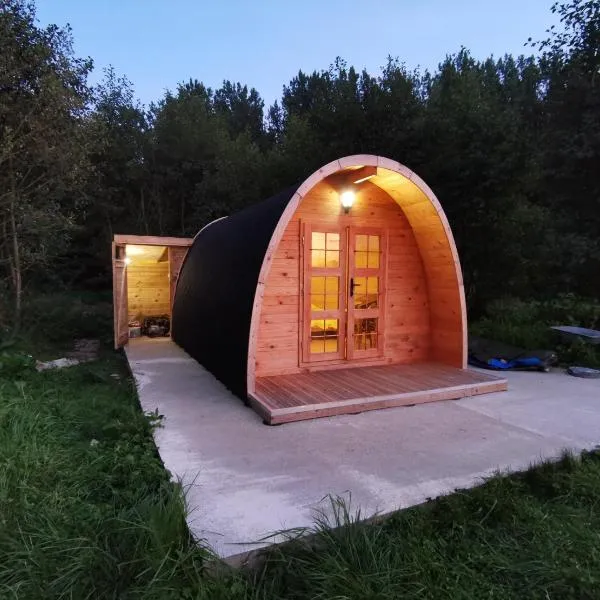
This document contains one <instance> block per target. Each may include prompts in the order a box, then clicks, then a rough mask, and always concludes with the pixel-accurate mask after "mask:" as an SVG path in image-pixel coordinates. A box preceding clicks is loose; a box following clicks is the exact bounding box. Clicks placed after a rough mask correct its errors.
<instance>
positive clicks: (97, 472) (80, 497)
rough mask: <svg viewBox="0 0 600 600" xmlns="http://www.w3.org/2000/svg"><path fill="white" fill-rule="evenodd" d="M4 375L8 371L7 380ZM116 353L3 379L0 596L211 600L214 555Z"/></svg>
mask: <svg viewBox="0 0 600 600" xmlns="http://www.w3.org/2000/svg"><path fill="white" fill-rule="evenodd" d="M0 373H1V372H0ZM152 427H153V422H152V420H151V419H150V418H148V417H146V416H144V415H143V414H142V412H141V410H140V409H139V405H138V404H137V399H136V395H135V391H134V388H133V386H132V383H131V381H130V380H129V378H128V377H127V373H126V372H125V370H124V368H123V364H122V363H120V361H118V360H117V359H116V358H115V357H114V356H111V357H105V358H103V359H102V360H101V361H99V362H98V363H94V364H90V365H85V366H80V367H75V368H71V369H67V370H63V371H56V372H50V371H48V372H44V373H36V372H35V371H32V370H31V369H30V368H29V366H28V365H26V364H24V366H23V369H22V371H21V372H20V373H17V372H16V370H15V369H14V368H13V369H11V372H10V375H6V374H5V375H4V376H2V375H1V374H0V598H3V599H4V598H6V599H9V598H26V599H29V598H32V599H34V598H40V599H41V598H76V599H80V598H81V599H83V598H121V597H127V598H180V597H186V596H185V595H182V594H185V593H186V590H188V592H189V594H188V596H187V597H190V598H192V597H194V598H195V597H204V594H209V595H208V596H206V597H211V596H210V594H211V593H212V591H211V588H214V589H216V590H218V589H219V588H222V587H223V586H225V587H227V585H229V584H226V583H225V582H224V581H219V582H216V581H213V580H210V579H205V578H203V576H202V572H203V568H204V563H205V561H206V559H207V558H210V556H211V554H210V551H209V550H207V549H204V548H202V547H201V546H197V545H196V544H194V542H193V540H192V539H191V538H190V535H189V532H188V529H187V527H186V523H185V503H184V498H183V493H182V490H181V488H180V487H179V486H178V485H176V484H173V483H171V482H170V481H169V474H168V473H167V472H166V471H165V469H164V468H163V465H162V463H161V461H160V459H159V457H158V455H157V452H156V448H155V446H154V443H153V440H152V436H151V431H152Z"/></svg>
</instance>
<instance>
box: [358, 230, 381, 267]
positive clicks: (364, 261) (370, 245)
mask: <svg viewBox="0 0 600 600" xmlns="http://www.w3.org/2000/svg"><path fill="white" fill-rule="evenodd" d="M379 245H380V244H379V236H378V235H366V234H358V235H357V236H356V238H355V245H354V266H355V267H356V268H357V269H378V268H379V252H380V247H379Z"/></svg>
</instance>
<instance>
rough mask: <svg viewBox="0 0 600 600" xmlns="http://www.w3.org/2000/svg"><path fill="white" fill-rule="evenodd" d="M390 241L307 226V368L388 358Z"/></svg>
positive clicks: (377, 232)
mask: <svg viewBox="0 0 600 600" xmlns="http://www.w3.org/2000/svg"><path fill="white" fill-rule="evenodd" d="M386 240H387V235H386V230H385V229H382V228H372V227H371V228H366V227H351V226H347V227H344V226H327V225H318V224H305V225H304V232H303V260H302V264H303V267H304V294H303V306H304V315H303V317H304V319H303V320H304V323H303V327H302V328H301V332H302V333H301V335H302V340H301V345H302V357H303V362H304V363H311V364H312V363H327V362H331V361H334V362H338V361H361V360H365V359H377V358H380V357H382V356H383V341H384V340H383V332H384V323H383V320H384V307H385V303H386V302H385V289H386V262H387V251H386V249H387V244H386Z"/></svg>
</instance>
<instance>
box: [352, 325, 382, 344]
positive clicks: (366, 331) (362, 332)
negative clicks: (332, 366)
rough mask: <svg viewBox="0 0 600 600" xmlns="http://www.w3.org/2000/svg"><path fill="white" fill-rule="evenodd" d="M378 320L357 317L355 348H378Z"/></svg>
mask: <svg viewBox="0 0 600 600" xmlns="http://www.w3.org/2000/svg"><path fill="white" fill-rule="evenodd" d="M377 320H378V319H356V321H354V349H355V350H369V349H371V348H377Z"/></svg>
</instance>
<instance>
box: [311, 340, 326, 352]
mask: <svg viewBox="0 0 600 600" xmlns="http://www.w3.org/2000/svg"><path fill="white" fill-rule="evenodd" d="M323 352H325V340H324V339H318V340H310V353H311V354H323Z"/></svg>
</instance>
